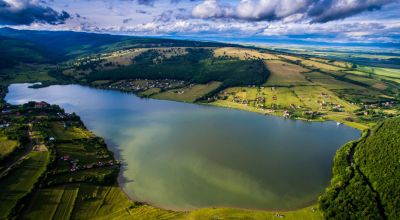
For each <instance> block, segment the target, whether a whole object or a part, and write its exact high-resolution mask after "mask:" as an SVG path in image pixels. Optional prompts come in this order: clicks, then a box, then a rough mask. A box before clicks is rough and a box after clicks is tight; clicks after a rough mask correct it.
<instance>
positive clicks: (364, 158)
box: [319, 117, 400, 219]
mask: <svg viewBox="0 0 400 220" xmlns="http://www.w3.org/2000/svg"><path fill="white" fill-rule="evenodd" d="M399 158H400V118H398V117H397V118H394V119H388V120H386V121H384V122H381V123H380V124H378V125H377V126H375V127H374V128H373V129H372V130H371V131H369V132H366V133H364V135H363V137H362V138H361V139H360V140H358V141H356V142H352V143H349V144H346V145H345V146H344V147H342V148H341V149H340V150H339V151H338V153H337V154H336V157H335V160H334V167H333V179H332V181H331V186H330V187H329V188H328V189H327V190H326V192H325V193H324V194H323V195H322V196H321V197H320V200H319V203H320V208H321V209H322V211H323V212H324V215H325V217H326V218H327V219H399V218H400V197H399V196H395V195H400V188H399V187H398V183H399V182H400V172H399V169H400V166H399Z"/></svg>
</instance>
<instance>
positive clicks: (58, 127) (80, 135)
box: [50, 122, 94, 140]
mask: <svg viewBox="0 0 400 220" xmlns="http://www.w3.org/2000/svg"><path fill="white" fill-rule="evenodd" d="M50 132H51V133H52V134H53V136H54V137H55V138H56V139H57V140H73V139H84V138H90V137H94V135H93V133H91V132H90V131H88V130H86V129H84V128H80V127H76V126H72V127H70V126H69V127H67V128H64V126H63V124H62V123H61V122H55V123H52V124H51V130H50Z"/></svg>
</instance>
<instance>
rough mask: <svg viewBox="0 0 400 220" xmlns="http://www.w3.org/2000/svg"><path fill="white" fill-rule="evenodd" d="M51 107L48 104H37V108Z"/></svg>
mask: <svg viewBox="0 0 400 220" xmlns="http://www.w3.org/2000/svg"><path fill="white" fill-rule="evenodd" d="M47 106H49V104H47V103H46V102H35V108H45V107H47Z"/></svg>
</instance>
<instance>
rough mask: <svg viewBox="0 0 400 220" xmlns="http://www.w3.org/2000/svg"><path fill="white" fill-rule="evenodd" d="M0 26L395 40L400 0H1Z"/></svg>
mask: <svg viewBox="0 0 400 220" xmlns="http://www.w3.org/2000/svg"><path fill="white" fill-rule="evenodd" d="M0 25H2V26H11V27H15V28H23V29H46V30H75V31H87V32H104V33H114V34H128V35H140V36H165V37H171V36H172V37H186V38H190V37H195V38H197V39H202V38H204V39H231V40H232V41H234V40H235V39H261V40H262V39H277V40H294V41H299V40H301V41H306V42H307V41H309V42H329V43H349V42H351V43H397V44H398V43H400V0H231V1H226V0H0Z"/></svg>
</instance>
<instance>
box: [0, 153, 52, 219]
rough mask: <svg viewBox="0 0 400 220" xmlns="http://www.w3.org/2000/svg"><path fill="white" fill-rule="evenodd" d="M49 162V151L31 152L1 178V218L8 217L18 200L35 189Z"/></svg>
mask: <svg viewBox="0 0 400 220" xmlns="http://www.w3.org/2000/svg"><path fill="white" fill-rule="evenodd" d="M48 162H49V153H48V152H31V153H29V154H28V156H27V157H26V158H25V159H24V160H23V162H22V163H21V164H20V165H19V166H18V167H16V168H14V169H13V172H11V173H10V174H8V175H7V176H5V177H3V178H2V179H1V180H0V198H1V200H0V218H1V219H3V218H5V217H7V216H8V215H9V214H10V212H11V211H12V209H13V207H14V206H15V205H16V204H17V202H18V201H19V200H20V199H21V198H22V197H24V196H25V195H26V194H27V193H29V192H30V191H31V190H32V189H33V186H34V184H35V183H36V182H37V180H38V178H39V177H40V176H41V175H42V174H43V172H45V170H46V166H47V164H48Z"/></svg>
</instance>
